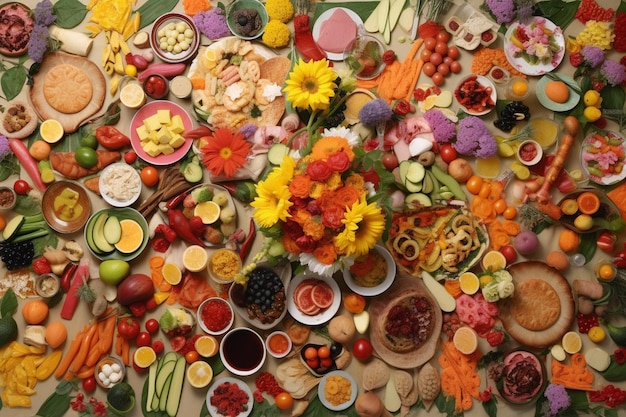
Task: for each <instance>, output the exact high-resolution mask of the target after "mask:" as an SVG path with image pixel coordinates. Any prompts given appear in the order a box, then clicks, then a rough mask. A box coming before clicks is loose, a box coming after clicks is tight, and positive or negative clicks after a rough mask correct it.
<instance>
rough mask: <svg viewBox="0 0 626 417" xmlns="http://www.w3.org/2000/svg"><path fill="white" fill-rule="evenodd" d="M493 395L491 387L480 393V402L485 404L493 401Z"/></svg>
mask: <svg viewBox="0 0 626 417" xmlns="http://www.w3.org/2000/svg"><path fill="white" fill-rule="evenodd" d="M492 395H493V394H492V393H491V387H489V388H487V389H486V390H484V391H483V392H481V393H480V401H482V402H484V403H486V402H489V401H490V400H491V396H492Z"/></svg>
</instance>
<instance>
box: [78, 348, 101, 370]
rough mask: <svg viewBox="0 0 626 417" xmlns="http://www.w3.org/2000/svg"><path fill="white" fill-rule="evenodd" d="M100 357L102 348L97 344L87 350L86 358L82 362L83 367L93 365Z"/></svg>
mask: <svg viewBox="0 0 626 417" xmlns="http://www.w3.org/2000/svg"><path fill="white" fill-rule="evenodd" d="M101 357H102V348H101V347H100V345H97V346H96V347H94V348H92V349H90V350H89V354H88V355H87V359H85V363H84V364H83V367H84V366H95V364H96V363H98V361H99V360H100V358H101Z"/></svg>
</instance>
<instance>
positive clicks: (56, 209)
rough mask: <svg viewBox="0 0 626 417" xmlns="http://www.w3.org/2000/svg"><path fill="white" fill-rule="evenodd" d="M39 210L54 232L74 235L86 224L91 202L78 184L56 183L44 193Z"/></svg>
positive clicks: (69, 182)
mask: <svg viewBox="0 0 626 417" xmlns="http://www.w3.org/2000/svg"><path fill="white" fill-rule="evenodd" d="M41 210H42V213H43V217H44V219H45V220H46V223H48V226H50V227H51V228H52V229H53V230H54V231H57V232H59V233H74V232H77V231H79V230H80V229H81V228H82V227H83V226H85V224H86V223H87V220H88V219H89V215H90V214H91V202H90V200H89V196H88V195H87V191H86V190H85V189H84V188H83V187H82V186H81V185H80V184H78V183H75V182H71V181H56V182H55V183H53V184H51V185H50V186H49V187H48V189H46V191H45V192H44V194H43V198H42V200H41ZM144 221H145V220H144Z"/></svg>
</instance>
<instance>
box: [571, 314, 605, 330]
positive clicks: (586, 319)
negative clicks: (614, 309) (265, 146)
mask: <svg viewBox="0 0 626 417" xmlns="http://www.w3.org/2000/svg"><path fill="white" fill-rule="evenodd" d="M576 321H577V322H578V331H579V332H580V333H584V334H587V333H589V329H591V328H592V327H593V326H598V325H599V321H598V316H596V315H595V314H582V313H578V314H577V315H576Z"/></svg>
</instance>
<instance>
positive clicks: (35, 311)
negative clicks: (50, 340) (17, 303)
mask: <svg viewBox="0 0 626 417" xmlns="http://www.w3.org/2000/svg"><path fill="white" fill-rule="evenodd" d="M48 311H49V309H48V304H46V303H44V302H43V301H41V300H31V301H28V302H26V304H24V307H22V316H24V320H25V321H26V323H28V324H41V323H43V321H44V320H45V319H46V318H47V317H48Z"/></svg>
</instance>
